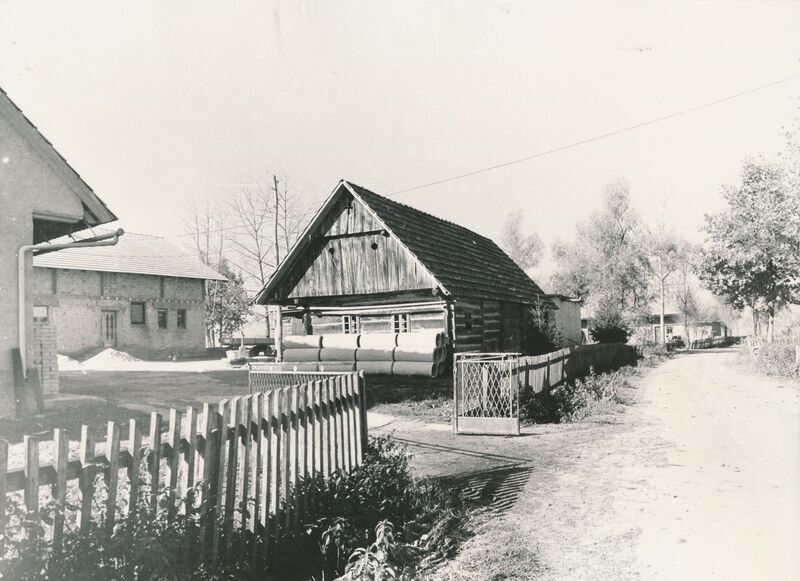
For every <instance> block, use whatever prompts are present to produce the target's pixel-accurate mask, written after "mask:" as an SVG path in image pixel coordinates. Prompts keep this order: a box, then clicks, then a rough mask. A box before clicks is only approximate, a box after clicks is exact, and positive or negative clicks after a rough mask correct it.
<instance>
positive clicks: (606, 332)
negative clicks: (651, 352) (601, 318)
mask: <svg viewBox="0 0 800 581" xmlns="http://www.w3.org/2000/svg"><path fill="white" fill-rule="evenodd" d="M630 334H631V332H630V330H629V329H628V328H627V327H626V326H624V325H618V324H616V323H610V324H599V323H598V324H594V325H592V326H591V327H589V336H590V337H591V338H592V340H593V341H597V342H598V343H627V342H628V337H629V336H630Z"/></svg>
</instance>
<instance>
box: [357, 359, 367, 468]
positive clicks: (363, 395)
mask: <svg viewBox="0 0 800 581" xmlns="http://www.w3.org/2000/svg"><path fill="white" fill-rule="evenodd" d="M358 392H359V400H360V407H361V410H360V412H361V453H362V454H363V453H364V452H365V451H366V450H367V447H368V446H369V424H368V423H367V390H366V388H365V382H364V372H363V371H359V372H358Z"/></svg>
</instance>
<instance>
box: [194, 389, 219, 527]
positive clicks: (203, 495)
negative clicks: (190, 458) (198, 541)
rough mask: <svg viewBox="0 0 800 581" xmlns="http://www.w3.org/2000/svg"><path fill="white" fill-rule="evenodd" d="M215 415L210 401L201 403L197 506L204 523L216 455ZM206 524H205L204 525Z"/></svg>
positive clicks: (208, 504)
mask: <svg viewBox="0 0 800 581" xmlns="http://www.w3.org/2000/svg"><path fill="white" fill-rule="evenodd" d="M215 420H216V416H215V415H214V410H213V409H212V408H211V404H210V403H204V404H203V416H202V417H201V418H200V435H201V437H202V439H203V447H202V448H201V449H200V450H199V455H198V458H197V474H198V475H199V477H200V481H201V485H200V489H199V491H198V492H199V493H200V494H199V496H200V498H199V499H198V506H199V508H200V518H201V519H202V520H203V522H204V523H207V521H208V515H209V509H210V508H211V474H212V472H213V470H214V463H215V462H216V460H217V459H216V457H214V456H212V455H211V454H212V452H213V450H212V447H213V444H212V442H211V432H212V431H213V429H214V424H215ZM206 526H207V525H206Z"/></svg>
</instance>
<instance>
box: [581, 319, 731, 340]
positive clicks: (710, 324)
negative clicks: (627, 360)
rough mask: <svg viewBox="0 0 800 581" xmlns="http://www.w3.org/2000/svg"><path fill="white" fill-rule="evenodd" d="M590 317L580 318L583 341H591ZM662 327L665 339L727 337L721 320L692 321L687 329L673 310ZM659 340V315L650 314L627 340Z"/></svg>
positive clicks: (726, 331)
mask: <svg viewBox="0 0 800 581" xmlns="http://www.w3.org/2000/svg"><path fill="white" fill-rule="evenodd" d="M591 321H592V320H591V318H590V317H588V316H586V314H585V313H584V317H583V318H582V319H581V329H582V331H583V336H584V341H586V342H591V338H590V336H589V327H590V326H591ZM664 328H665V330H666V338H667V341H669V340H670V339H672V338H673V337H681V338H682V339H683V340H684V341H687V342H688V341H697V340H699V339H708V338H713V337H727V336H728V327H727V325H725V323H723V322H722V321H692V322H690V323H689V329H688V330H687V329H686V326H685V325H684V321H683V317H682V316H681V315H680V314H677V313H675V312H667V313H665V315H664ZM660 341H661V315H660V314H652V315H648V316H647V318H646V319H645V320H644V321H643V322H642V323H641V324H640V325H639V326H638V327H636V328H635V329H634V330H633V334H632V336H631V338H630V341H629V342H632V343H650V342H653V343H659V342H660Z"/></svg>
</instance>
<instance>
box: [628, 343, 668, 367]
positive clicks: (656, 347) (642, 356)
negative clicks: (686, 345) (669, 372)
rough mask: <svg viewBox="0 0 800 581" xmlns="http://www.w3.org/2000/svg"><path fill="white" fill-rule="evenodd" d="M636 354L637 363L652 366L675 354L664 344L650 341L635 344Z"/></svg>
mask: <svg viewBox="0 0 800 581" xmlns="http://www.w3.org/2000/svg"><path fill="white" fill-rule="evenodd" d="M636 354H637V358H638V360H639V363H638V364H639V365H641V366H644V367H652V366H653V365H655V364H657V363H661V362H662V361H666V360H667V359H671V358H672V357H674V356H675V352H674V351H670V350H669V349H667V348H666V347H665V346H664V345H661V344H660V343H654V342H652V341H650V342H647V343H641V344H639V345H637V346H636Z"/></svg>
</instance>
